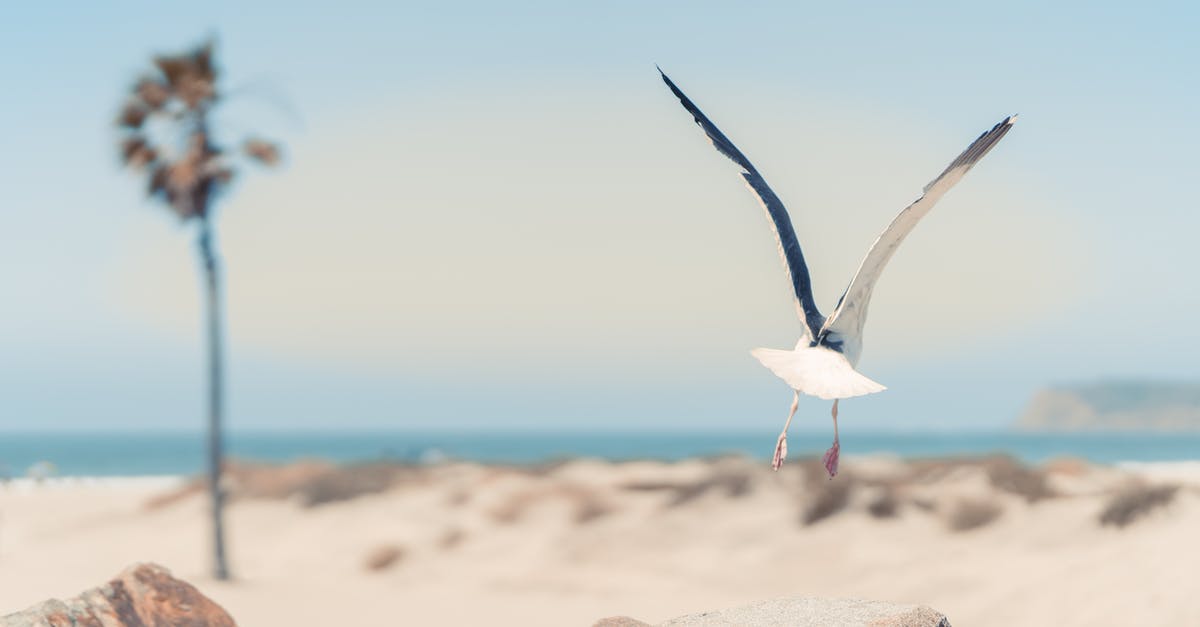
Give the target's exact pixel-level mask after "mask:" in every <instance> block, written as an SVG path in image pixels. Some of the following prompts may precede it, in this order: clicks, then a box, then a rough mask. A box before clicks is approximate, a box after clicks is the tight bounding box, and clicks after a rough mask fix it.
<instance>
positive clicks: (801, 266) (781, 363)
mask: <svg viewBox="0 0 1200 627" xmlns="http://www.w3.org/2000/svg"><path fill="white" fill-rule="evenodd" d="M658 73H659V74H660V75H662V79H663V82H665V83H666V84H667V87H669V88H670V89H671V92H672V93H674V94H675V97H676V98H678V99H679V102H680V103H682V104H683V108H684V109H687V111H688V113H690V114H692V119H693V120H695V122H696V124H697V125H699V126H700V128H701V129H703V130H704V134H705V135H707V136H708V139H709V141H711V142H712V145H713V146H714V147H715V148H716V149H717V152H720V153H721V154H723V155H725V156H726V157H729V158H730V159H731V160H733V162H734V163H736V164H738V166H739V167H741V169H742V172H741V174H742V178H743V179H745V180H746V184H747V185H748V186H749V187H750V190H751V191H753V192H754V193H755V195H757V196H758V199H759V200H760V201H761V202H762V204H763V207H764V208H765V209H766V210H767V217H768V218H769V219H770V222H771V227H772V229H773V230H774V232H775V238H776V241H777V243H778V244H779V252H780V254H781V255H782V257H783V261H784V265H785V266H786V267H787V270H788V274H789V275H790V277H791V280H792V290H793V292H794V293H795V296H796V311H797V313H798V314H799V316H800V321H801V322H803V323H804V324H803V325H802V326H803V327H804V328H803V332H802V333H801V335H800V340H799V341H798V342H796V347H795V348H794V349H792V350H777V349H771V348H756V349H754V350H752V351H750V352H751V354H752V355H754V357H755V358H757V359H758V361H759V362H761V363H762V365H764V366H766V367H767V368H768V369H769V370H770V371H771V372H773V373H775V375H776V376H778V377H779V378H780V379H783V380H784V381H786V382H787V384H788V386H790V387H791V388H792V392H793V394H792V406H791V409H790V410H789V412H788V417H787V422H785V423H784V425H783V431H782V432H780V434H779V438H778V439H777V440H776V442H775V455H774V456H773V459H772V461H771V467H772V468H774V469H775V470H779V468H780V467H781V466H782V465H783V460H784V459H786V458H787V432H788V427H789V426H790V425H791V424H792V417H793V416H795V415H796V407H797V406H798V405H799V402H800V394H807V395H810V396H815V397H817V398H820V399H823V400H832V401H833V411H832V414H833V446H831V447H830V448H829V450H827V451H825V454H824V455H823V456H822V458H821V462H822V464H824V466H825V470H826V472H828V473H829V478H830V479H832V478H833V477H834V476H835V475H837V471H838V456H839V455H840V453H841V445H840V444H839V442H838V426H837V419H838V401H839V400H841V399H844V398H852V397H855V396H863V395H866V394H874V393H876V392H882V391H883V390H885V389H887V388H885V387H884V386H882V385H880V384H878V383H876V382H875V381H872V380H871V379H868V378H867V377H866V376H864V375H862V374H861V373H859V372H858V371H857V370H855V366H857V365H858V359H859V357H860V356H861V355H862V331H863V323H864V322H865V321H866V318H867V305H868V304H870V302H871V292H872V290H874V288H875V282H876V281H877V280H879V275H880V274H881V273H882V272H883V268H884V266H886V265H887V262H888V260H890V259H891V258H892V255H893V254H894V253H895V252H896V249H897V248H898V247H899V246H900V243H901V242H903V241H904V238H905V237H907V236H908V234H909V233H910V232H911V231H912V230H913V227H915V226H916V225H917V222H919V221H920V220H921V218H923V217H925V214H927V213H929V210H930V209H932V208H933V205H934V204H936V203H937V201H938V200H940V199H941V197H942V196H944V195H945V194H946V192H947V191H949V190H950V188H951V187H954V185H955V183H958V181H959V180H961V179H962V177H963V175H965V174H966V173H967V171H968V170H970V169H971V168H972V167H973V166H974V165H975V164H976V163H978V162H979V160H980V159H982V158H983V156H984V155H986V154H987V153H988V151H990V150H991V149H992V148H994V147H995V146H996V144H997V143H999V142H1000V139H1001V138H1003V137H1004V135H1005V134H1007V133H1008V131H1009V129H1010V128H1012V125H1013V123H1014V122H1016V120H1017V116H1016V115H1011V116H1009V117H1007V118H1004V120H1002V121H1001V122H1000V123H998V124H996V125H995V126H993V127H992V129H991V130H989V131H987V132H985V133H983V134H982V135H980V136H979V138H978V139H976V140H975V141H974V142H971V145H970V146H968V147H967V149H966V150H965V151H963V153H962V154H960V155H959V156H958V158H956V159H955V160H954V161H952V162H950V165H949V166H947V167H946V169H945V170H944V171H943V172H942V173H941V174H939V175H938V177H937V178H935V179H933V181H931V182H930V183H929V184H928V185H926V186H925V189H924V190H923V195H922V196H921V197H920V198H918V199H917V200H916V201H915V202H913V203H912V204H911V205H909V206H907V207H905V208H904V210H902V211H901V212H900V214H899V215H897V216H896V218H895V219H893V220H892V222H891V224H889V225H888V227H887V229H885V230H884V231H883V234H881V235H880V236H879V238H878V239H876V240H875V243H874V244H872V245H871V248H870V249H869V250H868V251H867V256H866V257H864V258H863V260H862V264H861V265H859V267H858V272H857V273H855V275H854V278H853V279H851V280H850V285H849V286H848V287H847V288H846V291H845V292H844V293H843V294H842V297H841V298H840V299H838V302H837V305H836V306H835V307H834V309H833V313H832V314H830V315H829V317H825V316H823V315H821V312H820V311H819V310H818V309H817V304H816V302H815V301H814V300H813V294H812V282H811V281H810V279H809V274H808V266H807V265H805V263H804V254H803V253H802V252H801V251H800V242H799V240H797V239H796V231H795V229H793V228H792V220H791V218H790V217H789V216H788V212H787V209H785V208H784V206H783V202H782V201H780V200H779V197H778V196H776V195H775V192H773V191H771V188H770V187H769V186H767V182H766V181H765V180H763V177H762V175H761V174H759V173H758V170H756V169H755V168H754V165H753V164H751V163H750V160H749V159H747V158H746V156H745V155H744V154H742V152H741V151H740V150H738V148H737V146H734V145H733V142H731V141H729V138H728V137H725V134H724V133H722V132H721V131H720V129H718V128H717V127H716V125H715V124H713V123H712V122H711V121H710V120H709V119H708V117H706V116H705V115H704V113H702V112H701V111H700V109H699V108H698V107H697V106H696V105H695V104H694V103H693V102H692V101H691V100H690V99H689V98H688V97H687V96H686V95H684V93H683V92H682V91H680V89H679V88H678V87H676V86H675V83H674V82H672V81H671V79H670V78H669V77H668V76H667V75H666V73H664V72H663V71H662V68H659V69H658Z"/></svg>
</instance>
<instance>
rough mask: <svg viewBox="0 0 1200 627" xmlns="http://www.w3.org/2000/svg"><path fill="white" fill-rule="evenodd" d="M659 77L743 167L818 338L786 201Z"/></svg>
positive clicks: (818, 319) (817, 319)
mask: <svg viewBox="0 0 1200 627" xmlns="http://www.w3.org/2000/svg"><path fill="white" fill-rule="evenodd" d="M658 72H659V74H662V79H663V82H665V83H666V84H667V87H669V88H670V89H671V92H672V93H674V94H675V97H676V98H679V102H680V103H682V104H683V108H684V109H687V111H688V113H691V114H692V119H694V120H695V121H696V124H698V125H699V126H700V128H701V129H703V130H704V134H705V135H708V139H709V141H711V142H712V145H713V146H714V147H715V148H716V149H717V151H718V152H720V153H721V154H723V155H725V156H726V157H729V158H730V159H731V160H732V161H733V162H734V163H736V164H738V165H739V166H741V168H742V178H744V179H746V183H747V184H748V185H749V186H750V189H751V190H753V191H754V193H755V194H756V195H757V196H758V199H759V200H760V201H762V204H763V207H764V208H765V209H766V210H767V216H768V217H769V218H770V220H771V228H772V229H773V230H774V231H775V239H776V241H777V242H779V251H780V254H781V255H782V256H783V260H784V263H785V264H786V265H787V269H788V273H789V275H790V276H791V279H792V291H793V292H795V295H796V302H797V304H798V307H799V310H800V311H799V313H800V318H801V319H802V320H803V321H804V323H805V327H806V329H807V331H808V335H809V336H810V337H816V336H817V332H818V331H819V330H820V329H821V327H822V325H824V323H825V318H824V316H822V315H821V312H820V311H818V310H817V305H816V302H815V301H814V300H813V295H812V281H811V279H810V278H809V275H808V265H807V264H805V263H804V253H803V252H801V251H800V241H799V240H798V239H797V238H796V230H795V228H793V227H792V219H791V217H790V216H789V215H788V212H787V209H786V208H784V206H783V202H782V201H780V200H779V197H778V196H776V195H775V192H774V191H772V190H771V188H770V187H769V186H768V185H767V182H766V181H765V180H763V177H762V175H760V174H759V173H758V170H756V169H755V168H754V165H753V164H751V163H750V160H749V159H747V158H746V155H743V154H742V152H741V151H740V150H738V148H737V146H734V145H733V142H731V141H729V138H728V137H725V134H724V133H722V132H721V130H720V129H718V128H717V127H716V125H715V124H713V123H712V122H711V121H709V119H708V117H706V116H705V115H704V113H702V112H701V111H700V109H699V108H698V107H697V106H696V105H695V104H694V103H692V101H691V100H690V99H689V98H688V97H687V96H685V95H684V93H683V92H682V91H680V89H679V88H678V87H676V86H675V83H673V82H672V81H671V79H670V78H668V77H667V75H666V74H665V73H663V71H662V69H659V71H658Z"/></svg>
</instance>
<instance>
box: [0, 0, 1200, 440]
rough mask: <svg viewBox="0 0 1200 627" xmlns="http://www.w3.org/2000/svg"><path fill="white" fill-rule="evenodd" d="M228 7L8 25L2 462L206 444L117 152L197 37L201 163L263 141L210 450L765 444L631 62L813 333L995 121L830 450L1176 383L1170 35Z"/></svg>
mask: <svg viewBox="0 0 1200 627" xmlns="http://www.w3.org/2000/svg"><path fill="white" fill-rule="evenodd" d="M242 4H243V3H236V2H209V3H204V4H200V5H197V4H190V5H173V6H168V5H167V4H166V3H159V2H120V3H109V6H104V7H101V6H97V5H96V4H94V3H82V2H80V3H73V4H72V5H71V6H67V7H62V6H49V5H46V4H45V3H36V4H35V3H27V4H26V6H21V7H13V6H6V7H4V8H0V79H3V83H4V85H5V86H6V94H5V96H4V97H3V103H4V105H3V112H4V115H3V116H0V137H3V138H4V141H3V150H0V189H2V190H3V196H2V198H3V199H4V200H3V206H2V207H0V251H2V252H0V254H2V255H3V259H4V262H3V264H0V286H2V287H3V293H4V301H3V302H4V307H3V309H2V311H3V313H0V430H12V429H42V428H64V429H67V428H106V427H111V426H117V427H130V426H136V427H158V428H171V429H190V428H193V427H194V426H198V425H199V424H200V416H201V409H202V408H201V405H200V385H199V384H200V382H201V381H202V377H201V361H200V357H201V355H200V340H199V336H198V330H199V323H200V322H199V318H198V316H199V302H198V300H197V298H198V297H197V294H196V284H195V270H194V259H193V245H192V241H191V234H190V233H189V232H188V231H187V230H186V229H184V228H182V227H180V226H178V225H176V224H175V223H174V221H173V220H172V219H171V218H170V217H169V216H168V215H167V214H166V213H165V212H163V211H162V210H160V209H159V208H158V207H156V206H153V205H150V204H148V203H146V202H145V201H143V200H142V198H141V195H140V194H141V189H142V188H141V184H140V182H139V181H138V180H137V179H136V178H135V177H133V176H132V175H128V174H126V173H123V172H121V171H119V169H118V167H117V164H116V161H115V158H114V148H113V144H114V133H113V131H112V129H111V127H110V123H111V120H112V118H113V115H114V113H115V111H116V109H117V106H118V103H119V100H120V96H121V94H122V92H123V90H124V89H125V87H126V86H127V84H128V83H129V81H131V80H132V79H133V78H134V77H135V76H136V74H137V72H138V71H139V70H140V69H142V68H143V67H144V64H145V63H146V61H147V58H148V56H149V55H150V54H151V53H153V52H156V51H175V50H178V49H180V48H181V47H184V46H187V45H190V44H191V43H193V42H196V41H198V40H200V39H201V38H203V37H204V36H205V35H206V34H208V33H216V34H218V36H219V55H220V61H221V62H222V64H223V66H224V67H225V69H226V76H227V78H228V81H227V83H226V86H227V87H229V88H233V89H236V90H237V91H236V93H237V94H238V96H237V97H235V98H233V99H231V101H230V102H229V108H228V109H227V110H226V111H225V112H224V114H223V117H222V121H223V123H224V124H225V128H227V129H230V130H231V134H234V133H238V134H240V133H242V132H244V131H247V130H259V131H261V132H262V133H264V134H266V135H269V136H272V137H278V138H280V139H282V140H284V141H285V142H286V143H287V145H288V150H287V153H288V164H287V167H285V168H284V169H283V170H282V171H280V172H278V173H260V172H247V173H246V176H244V178H243V179H242V181H241V182H240V183H239V186H238V189H237V190H236V191H235V193H234V194H233V195H232V196H231V197H230V198H229V199H228V201H227V202H224V203H223V204H222V205H221V206H220V215H221V220H220V222H221V223H220V227H221V234H222V245H223V250H224V253H225V258H226V261H227V264H228V275H229V282H230V283H229V311H228V316H229V326H230V334H231V341H232V346H231V350H230V354H231V359H232V362H231V367H230V376H231V380H230V384H231V387H232V395H231V402H230V411H231V424H232V425H233V426H234V427H235V428H284V427H300V428H322V427H346V426H354V427H429V426H447V427H460V426H473V425H486V426H494V427H509V426H512V427H539V428H540V427H555V428H574V427H585V428H591V427H614V428H615V427H626V426H636V427H639V428H656V429H674V428H681V427H702V428H762V429H764V430H765V431H769V432H773V431H774V430H775V429H777V428H778V423H779V422H780V420H781V419H782V418H783V416H784V414H785V412H786V406H787V403H788V401H789V398H790V394H789V392H788V391H787V389H786V387H785V385H784V384H783V383H781V382H780V381H778V380H777V379H775V378H774V377H773V376H772V375H771V374H770V373H769V372H767V371H766V370H765V369H763V368H761V366H759V365H758V364H757V363H756V362H755V361H754V360H753V359H752V358H751V357H750V356H749V353H748V350H749V349H750V348H753V347H755V346H774V347H790V346H791V345H792V344H793V343H794V342H795V339H796V335H797V333H798V331H799V326H798V322H797V321H796V319H795V317H794V315H793V313H792V309H791V306H790V303H789V300H788V291H787V290H788V287H787V283H786V279H785V275H784V273H783V270H782V268H781V266H780V264H779V262H778V259H777V256H776V253H775V251H774V244H773V243H772V242H771V239H770V232H769V230H768V228H767V225H766V221H765V219H764V218H763V216H762V213H761V210H760V209H759V207H758V206H757V203H756V202H755V201H754V199H753V198H752V197H751V196H750V194H749V192H747V191H746V190H745V189H744V187H743V186H742V185H741V183H740V181H739V179H738V177H737V173H736V169H735V168H734V167H733V165H732V164H730V163H727V162H725V161H724V160H723V159H722V158H721V157H719V156H718V155H717V154H716V153H715V152H714V151H713V150H712V149H711V148H710V147H709V146H708V144H707V143H706V142H705V141H704V140H703V138H702V135H701V133H700V131H699V129H697V128H695V127H694V125H692V123H691V121H690V119H689V118H688V117H687V115H686V114H685V113H684V112H683V111H682V110H681V109H680V108H679V106H678V104H677V103H676V102H675V101H674V100H673V99H672V98H671V97H670V94H669V93H668V92H667V91H666V89H665V88H664V87H663V86H662V84H661V83H660V82H659V80H658V77H657V74H656V72H655V70H654V64H655V63H658V64H661V65H662V66H663V68H664V69H666V70H667V71H668V72H669V73H671V74H672V76H673V78H674V79H675V80H676V82H678V83H679V85H680V86H681V87H682V88H683V89H684V90H686V91H687V92H688V93H689V95H691V96H692V97H693V99H694V100H696V102H697V103H698V104H699V105H700V106H701V107H703V108H705V110H706V112H707V113H708V114H709V115H710V117H712V118H713V119H714V120H715V121H716V122H717V124H719V125H720V126H721V127H722V128H723V129H724V130H725V131H726V132H727V133H728V134H729V135H730V136H731V137H732V138H733V139H734V141H736V142H737V143H738V144H739V145H740V146H741V148H742V149H743V150H744V151H745V152H746V153H747V154H748V155H749V156H750V158H751V159H752V160H754V161H755V162H756V163H757V164H758V165H759V167H760V169H761V170H762V171H763V173H764V175H765V176H767V178H768V180H769V181H770V182H771V183H772V184H773V185H774V186H775V188H776V190H777V191H778V192H779V193H780V195H781V196H782V197H783V199H784V201H785V203H787V204H788V206H789V208H790V209H791V211H792V214H793V217H794V219H795V221H796V224H797V229H798V230H799V236H800V239H801V242H802V244H803V245H804V246H805V249H806V253H807V255H808V257H809V263H810V265H811V266H812V268H813V272H814V275H815V282H816V288H817V296H818V301H819V302H820V303H821V304H822V305H823V307H824V308H825V309H826V311H828V310H829V308H831V306H832V305H833V303H834V302H835V300H836V297H837V295H838V294H839V293H840V292H841V290H842V288H843V287H844V285H845V282H846V281H848V279H849V277H850V274H851V273H852V272H853V270H854V268H855V266H856V265H857V263H858V261H859V259H860V257H861V255H862V254H863V253H864V252H865V250H866V247H867V245H868V244H869V243H870V241H871V240H872V239H873V238H874V236H875V235H876V234H877V233H878V231H879V230H881V229H882V228H883V226H884V225H885V224H886V223H887V221H888V220H890V218H891V217H892V215H893V214H894V213H895V212H896V211H898V210H899V209H900V208H901V207H903V206H904V205H905V204H906V203H907V202H909V201H910V200H912V199H913V198H915V196H916V195H917V194H918V193H919V190H920V188H921V186H922V185H924V183H925V182H927V181H928V180H929V179H930V178H932V177H933V176H934V175H935V174H936V173H937V172H938V171H940V170H941V168H942V167H943V166H944V165H945V163H946V162H948V161H949V160H950V159H951V158H952V157H953V156H954V155H955V154H956V153H957V152H958V151H959V150H961V149H962V148H963V147H965V145H966V144H967V143H968V142H969V141H970V140H971V139H973V138H974V137H975V136H976V135H977V134H978V133H980V132H981V131H983V130H985V129H986V128H988V127H990V125H991V124H993V123H995V122H996V121H998V120H1000V119H1001V118H1003V117H1004V116H1005V115H1007V114H1009V113H1020V114H1021V119H1020V122H1019V123H1018V125H1017V127H1016V128H1015V129H1014V130H1013V132H1012V133H1011V134H1010V135H1009V136H1008V137H1007V138H1006V139H1005V140H1004V142H1003V143H1002V144H1001V145H1000V147H999V148H997V149H996V150H995V151H994V152H993V153H992V154H991V155H989V156H988V158H987V159H986V160H985V161H984V162H983V163H982V165H981V166H980V167H978V168H977V169H976V170H974V171H973V172H972V173H971V174H970V175H969V176H968V177H967V178H966V179H965V180H964V182H963V183H962V184H961V185H960V186H959V187H958V188H956V189H955V190H954V191H953V192H952V193H951V194H950V195H949V196H948V197H947V198H946V199H945V200H944V201H943V203H942V204H941V205H939V206H938V208H937V209H936V210H935V211H934V212H933V213H932V214H931V215H930V217H929V218H927V220H926V222H925V223H923V224H922V225H921V226H920V227H919V228H918V230H917V232H916V233H915V234H914V235H913V237H912V238H910V240H909V241H908V242H907V243H906V245H905V247H904V248H903V249H902V250H901V252H900V253H899V254H898V255H897V256H896V258H895V259H894V260H893V262H892V264H891V266H890V267H889V268H888V271H887V272H886V273H885V275H884V277H883V279H882V282H881V284H880V288H879V291H878V292H877V295H876V298H875V301H874V304H873V306H872V311H871V319H870V320H869V322H868V324H867V331H866V348H865V351H864V356H863V360H862V363H861V364H860V368H861V369H862V370H863V371H864V372H865V373H866V374H868V375H869V376H871V377H872V378H874V379H876V380H878V381H880V382H882V383H884V384H885V385H888V386H889V388H890V389H889V390H888V391H887V392H885V393H883V394H879V395H876V396H874V397H870V398H867V399H862V400H855V401H853V402H848V403H846V405H845V407H844V408H843V416H844V417H845V420H843V424H844V426H845V427H846V428H847V429H854V428H857V427H870V428H879V427H888V428H908V427H925V428H927V427H947V426H953V427H970V428H974V427H979V428H988V427H995V426H999V425H1003V424H1006V423H1007V422H1009V421H1011V420H1012V419H1014V418H1015V416H1016V414H1017V413H1018V412H1019V411H1020V409H1021V407H1022V405H1023V403H1024V402H1025V401H1026V400H1027V398H1028V397H1029V395H1030V394H1031V393H1032V392H1033V390H1034V389H1035V388H1037V387H1038V386H1040V385H1043V384H1046V383H1050V382H1056V381H1072V380H1078V379H1088V378H1094V377H1169V378H1176V379H1195V378H1197V377H1198V376H1200V361H1198V360H1197V358H1196V355H1197V353H1198V351H1200V330H1197V327H1196V325H1195V324H1194V320H1195V319H1196V316H1197V313H1198V312H1200V286H1197V284H1196V281H1195V280H1194V279H1193V272H1194V269H1195V268H1197V267H1200V247H1197V246H1195V244H1194V240H1195V233H1196V232H1197V231H1198V230H1200V211H1198V209H1200V208H1198V207H1197V201H1196V189H1195V188H1196V185H1195V183H1194V181H1196V171H1197V169H1198V166H1200V159H1197V157H1196V156H1195V150H1194V148H1193V147H1194V146H1195V145H1197V143H1198V141H1200V123H1198V122H1197V121H1196V117H1195V115H1196V114H1195V110H1196V104H1197V102H1200V81H1198V79H1197V78H1196V77H1195V66H1196V64H1197V62H1198V61H1200V49H1198V44H1197V43H1196V38H1195V32H1197V28H1200V13H1198V11H1200V10H1198V9H1196V8H1195V6H1194V5H1192V6H1189V5H1187V4H1184V3H1179V4H1175V5H1171V4H1155V5H1149V4H1143V5H1138V6H1132V3H1127V4H1120V5H1107V4H1098V3H1075V4H1073V5H1067V4H1062V3H1055V4H1054V6H1053V7H1051V6H1048V5H1049V3H1011V2H1010V3H1004V4H992V5H987V6H984V5H977V6H966V5H965V4H964V3H958V2H943V3H917V4H906V5H905V6H900V5H899V4H893V3H886V4H884V3H880V4H879V5H875V6H873V5H871V4H861V3H770V4H768V3H751V4H749V6H745V3H742V5H738V4H737V3H699V2H667V3H646V2H606V3H594V4H592V5H591V6H590V7H589V6H584V5H583V4H582V3H522V2H506V3H503V4H499V3H478V2H468V3H437V5H436V6H429V7H423V8H417V7H403V6H395V3H353V2H348V3H339V4H338V6H337V8H336V9H330V8H323V7H316V6H308V5H306V4H305V3H297V2H288V3H277V4H276V5H275V6H274V7H268V6H266V4H265V3H259V4H257V5H256V6H255V7H245V6H242ZM802 412H803V414H802V422H801V425H802V428H813V429H825V428H826V426H827V421H828V418H827V407H826V404H825V403H823V402H818V401H815V400H814V401H808V402H806V404H805V405H802Z"/></svg>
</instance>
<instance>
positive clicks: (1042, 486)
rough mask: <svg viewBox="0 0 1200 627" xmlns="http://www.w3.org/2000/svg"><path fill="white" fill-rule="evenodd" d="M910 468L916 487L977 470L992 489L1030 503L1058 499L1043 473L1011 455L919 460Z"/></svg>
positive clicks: (912, 463)
mask: <svg viewBox="0 0 1200 627" xmlns="http://www.w3.org/2000/svg"><path fill="white" fill-rule="evenodd" d="M910 467H911V469H912V476H913V481H915V482H917V483H937V482H939V481H942V480H944V479H946V478H947V477H949V476H951V475H952V474H954V473H956V472H959V471H963V470H968V469H972V468H978V469H980V470H982V471H983V472H984V473H985V474H986V475H987V478H988V483H990V484H991V485H992V487H994V488H996V489H998V490H1003V491H1005V492H1008V493H1010V494H1015V495H1017V496H1020V497H1023V498H1024V499H1025V500H1026V501H1028V502H1030V503H1034V502H1037V501H1040V500H1042V499H1048V498H1053V497H1055V496H1058V495H1057V494H1056V493H1055V492H1054V490H1053V489H1051V488H1050V484H1049V483H1048V482H1047V480H1046V472H1045V471H1044V470H1041V469H1038V468H1030V467H1028V466H1026V465H1024V464H1022V463H1021V462H1020V461H1018V460H1017V459H1015V458H1013V457H1012V456H1010V455H986V456H982V457H954V458H945V459H920V460H914V461H912V462H911V463H910Z"/></svg>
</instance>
